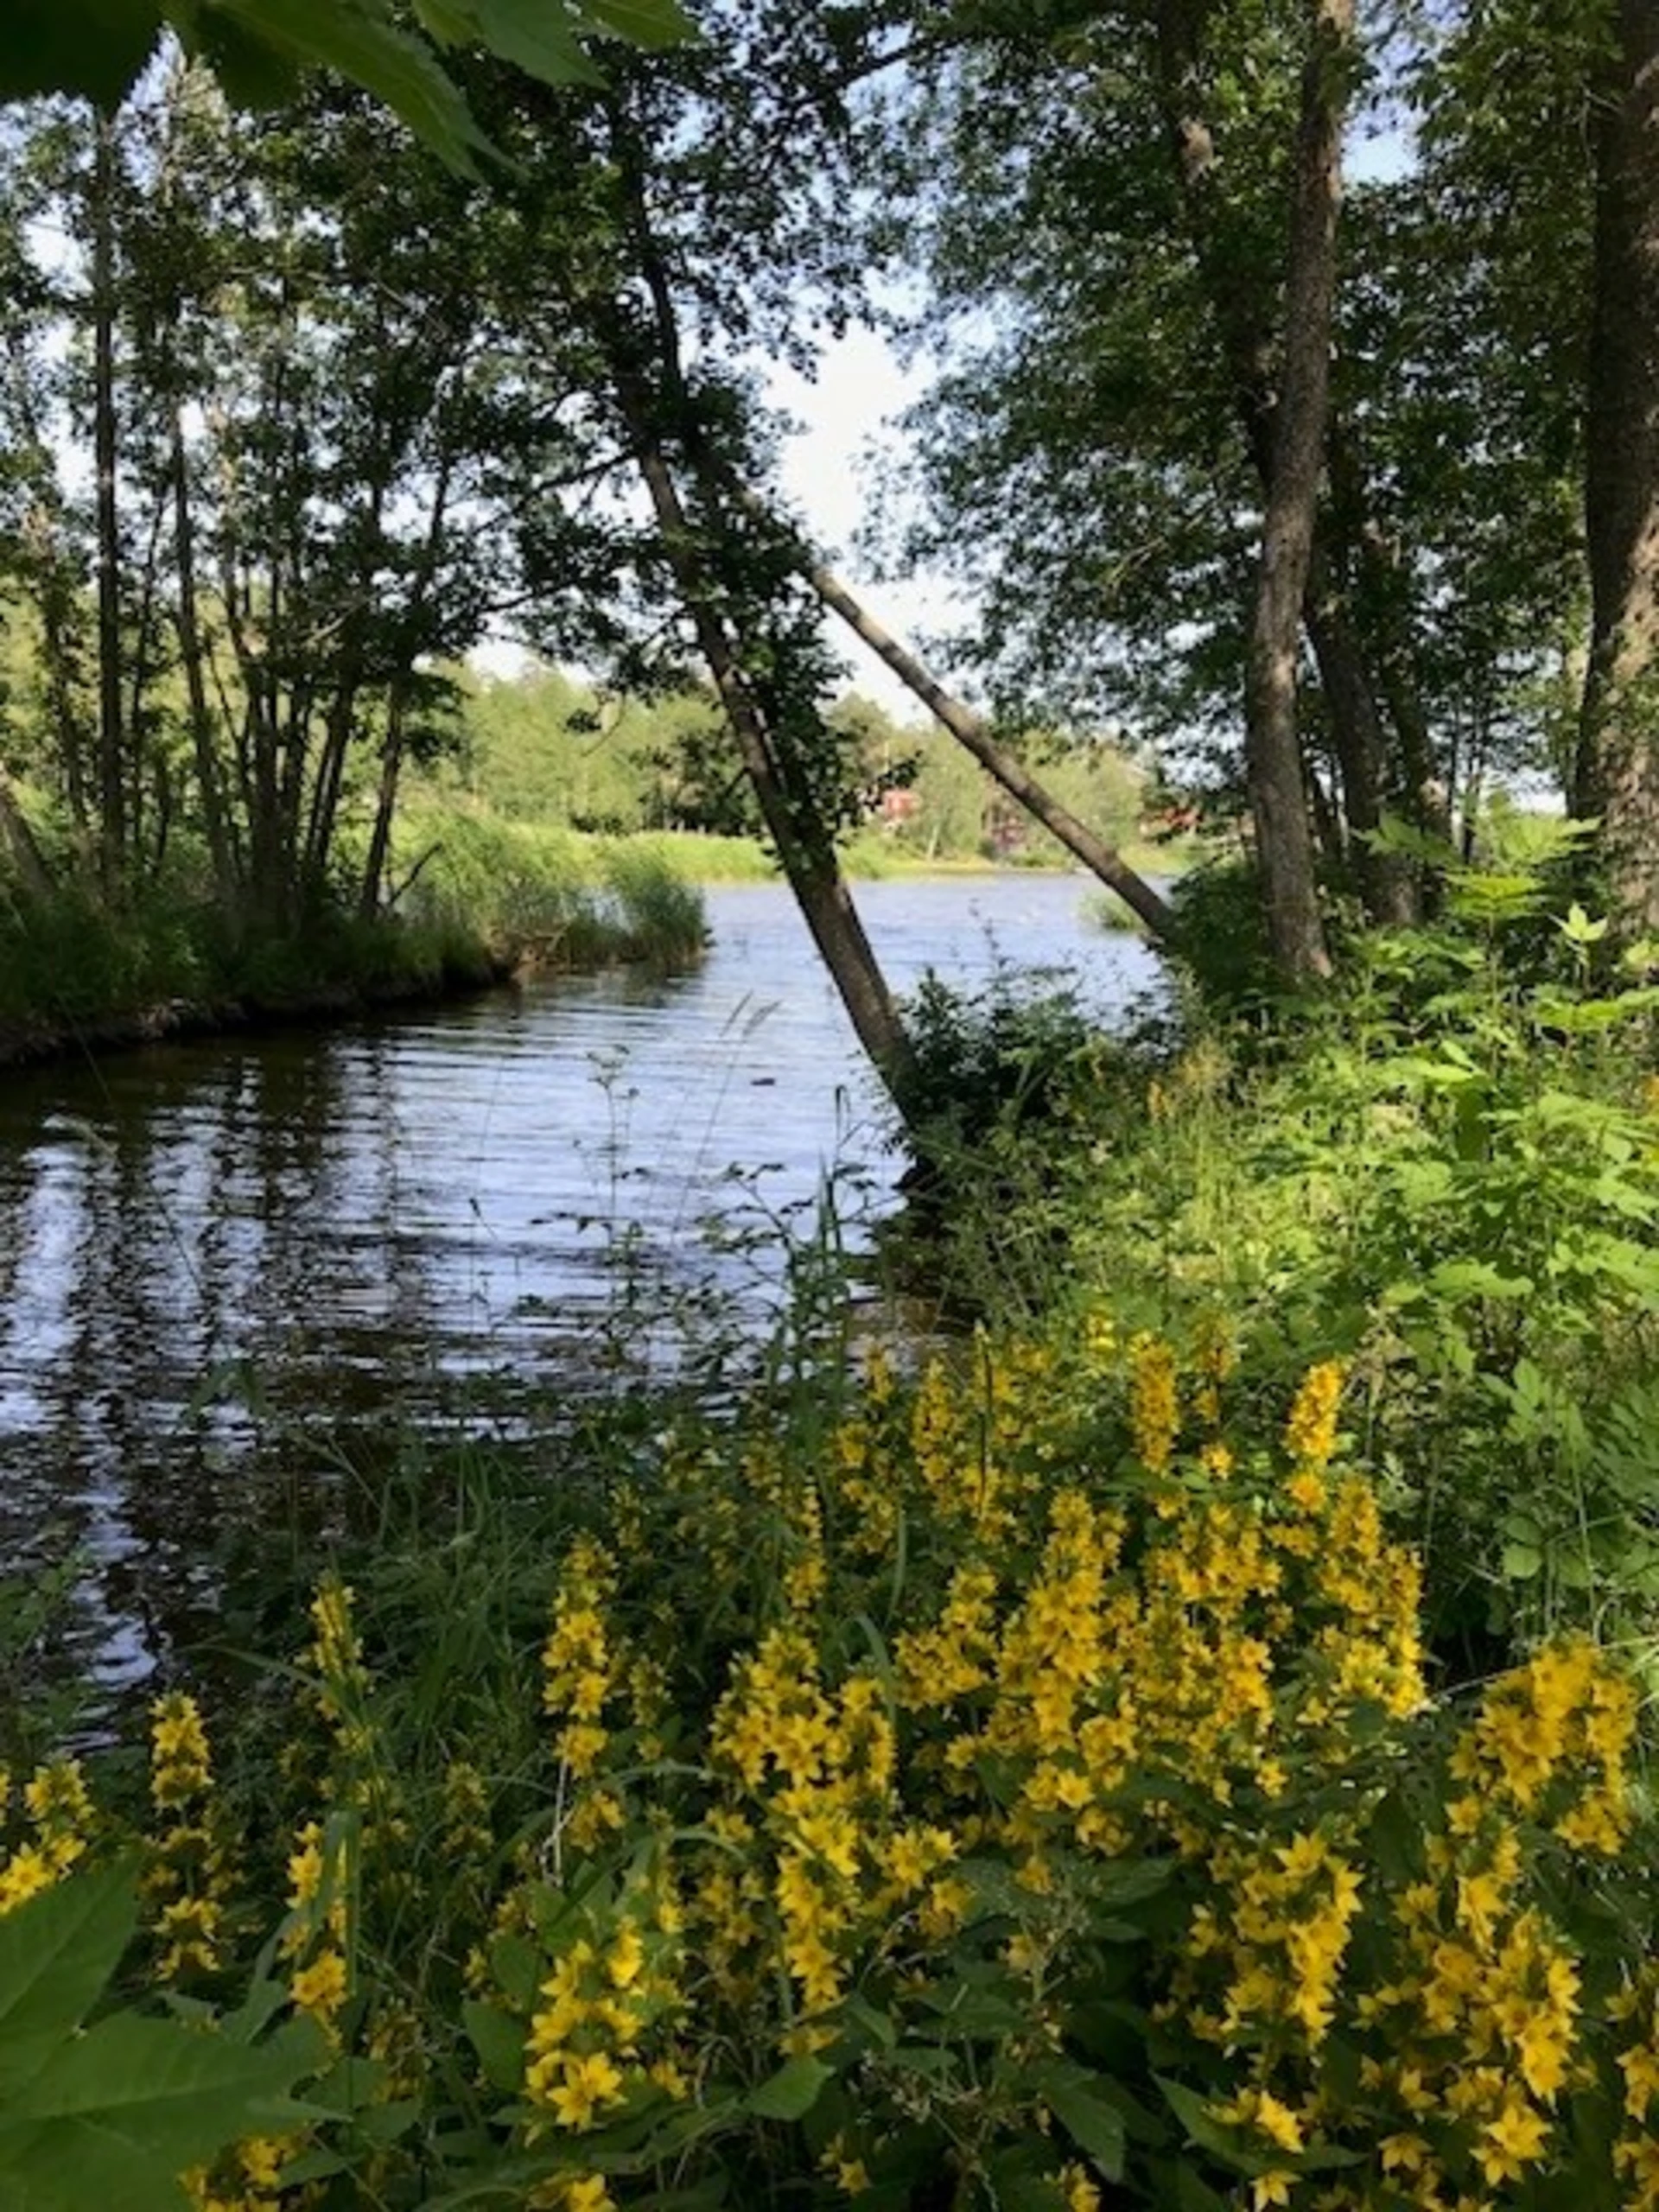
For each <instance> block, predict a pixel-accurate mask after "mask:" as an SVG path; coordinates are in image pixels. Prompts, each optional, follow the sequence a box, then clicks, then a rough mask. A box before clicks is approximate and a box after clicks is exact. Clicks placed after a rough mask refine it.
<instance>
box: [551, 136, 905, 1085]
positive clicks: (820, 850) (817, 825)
mask: <svg viewBox="0 0 1659 2212" xmlns="http://www.w3.org/2000/svg"><path fill="white" fill-rule="evenodd" d="M613 123H614V124H615V149H616V152H617V155H618V173H619V177H620V182H621V186H622V190H623V196H624V207H625V210H626V216H627V219H628V223H629V227H630V229H631V230H632V234H633V245H634V248H635V251H636V253H637V255H638V263H639V271H640V274H641V275H642V276H643V277H644V279H645V289H646V292H647V294H648V295H649V298H650V313H651V323H652V340H654V350H655V357H656V360H657V364H658V372H659V374H660V376H661V378H662V385H663V394H664V396H665V397H666V401H667V406H668V410H669V413H670V415H671V419H672V421H673V423H674V426H675V429H676V431H677V435H678V436H679V438H680V441H681V442H682V446H683V449H684V450H685V452H686V454H687V455H688V457H689V460H690V466H691V467H692V470H693V473H694V476H695V480H696V487H697V492H698V496H699V499H700V501H701V503H702V505H703V506H704V507H705V508H706V509H707V510H708V511H709V512H715V513H717V512H719V509H720V506H721V501H722V499H723V498H724V497H725V496H726V495H727V494H728V490H729V485H728V479H727V476H726V473H725V471H724V470H723V468H722V467H721V466H720V464H719V463H718V461H716V459H715V456H714V455H713V454H711V453H710V452H709V450H708V448H707V445H706V442H705V441H704V439H703V437H702V430H701V427H700V425H699V423H698V420H697V413H696V406H695V404H694V403H693V400H692V397H691V394H690V390H689V388H688V385H687V382H686V376H685V367H684V359H683V350H682V347H681V344H680V329H679V319H678V315H677V311H676V306H675V300H674V295H673V289H672V285H671V281H670V277H669V273H668V269H667V266H666V264H665V263H664V258H663V256H662V254H661V252H660V251H659V249H658V244H657V240H656V238H655V235H654V232H653V230H652V220H651V210H650V204H649V197H648V194H647V193H646V190H645V176H644V171H643V168H642V165H641V162H640V157H639V148H638V145H637V143H636V142H635V141H634V139H633V137H632V133H631V132H630V131H629V130H628V129H627V128H626V125H625V124H623V123H622V122H621V119H620V117H613ZM593 306H594V319H595V324H596V327H597V328H598V330H599V333H600V335H601V341H602V343H603V344H604V346H605V349H606V353H607V357H608V361H609V366H610V372H611V380H612V385H613V389H614V391H615V393H616V398H617V405H618V409H619V411H620V415H621V417H622V422H623V425H624V427H625V429H626V431H627V435H628V439H629V442H630V443H631V445H632V448H633V453H634V457H635V459H636V461H638V463H639V473H640V476H641V479H642V480H643V482H644V484H645V491H646V493H647V496H648V497H649V499H650V500H651V505H652V512H653V513H654V514H655V516H656V518H657V523H658V529H659V530H660V531H661V532H662V538H663V549H664V556H665V557H666V559H667V561H668V563H669V566H670V569H671V572H672V575H673V576H674V580H675V584H676V588H677V590H678V593H679V595H680V599H681V601H682V603H683V606H684V607H685V610H686V613H687V614H688V615H689V616H690V620H691V625H692V627H693V629H694V630H695V632H696V639H697V649H698V651H699V652H701V653H702V657H703V658H704V660H705V661H706V662H707V663H708V665H709V674H710V676H711V677H713V678H714V682H715V690H717V691H718V692H719V694H720V700H721V706H722V707H723V708H724V709H725V713H726V719H727V721H728V724H729V725H730V728H731V731H732V734H733V737H734V739H735V740H736V742H737V748H738V752H739V754H740V756H741V760H742V762H743V767H744V772H745V773H746V774H747V778H748V780H749V784H750V785H751V787H752V789H753V792H754V796H755V803H756V804H757V805H758V806H759V807H760V814H761V818H762V820H763V821H764V822H765V823H766V834H767V836H769V837H770V838H771V839H772V844H773V845H774V847H775V848H776V849H777V854H778V861H779V867H780V868H782V869H783V872H784V875H785V880H786V881H787V882H788V884H789V887H790V889H791V891H792V892H793V893H794V895H795V902H796V904H797V906H798V907H799V908H800V910H801V915H802V918H803V919H804V922H805V923H806V926H807V929H808V931H809V932H810V935H811V938H812V941H813V943H814V944H816V945H817V950H818V954H819V957H820V958H821V959H822V960H823V963H824V966H825V967H826V968H827V969H828V970H829V976H830V979H831V981H832V982H834V984H835V986H836V990H837V992H838V993H839V994H840V996H841V1001H842V1005H843V1006H844V1007H846V1009H847V1014H848V1018H849V1020H850V1021H851V1023H852V1025H853V1029H854V1032H855V1035H856V1036H857V1038H858V1041H859V1043H860V1044H861V1046H863V1048H864V1050H865V1052H866V1053H867V1054H868V1057H869V1059H870V1063H871V1065H873V1066H874V1069H875V1071H876V1073H877V1074H878V1075H879V1076H880V1078H881V1081H882V1083H883V1084H885V1086H886V1088H887V1095H888V1096H889V1097H890V1098H891V1099H892V1100H893V1103H894V1105H895V1106H897V1107H898V1109H899V1113H900V1115H901V1116H902V1115H903V1113H904V1111H905V1106H906V1097H907V1094H908V1090H909V1084H908V1082H907V1077H909V1075H910V1072H911V1068H912V1052H911V1044H910V1039H909V1037H908V1035H907V1034H906V1030H905V1026H904V1023H903V1021H902V1020H900V1018H899V1009H898V1007H897V1005H896V1003H895V1002H894V1000H893V994H892V992H891V991H890V990H889V989H888V988H887V978H886V977H885V976H883V974H882V972H881V969H880V963H879V962H878V961H877V959H876V957H875V953H874V949H873V947H872V946H871V944H870V941H869V938H868V937H867V936H866V934H865V931H864V925H863V923H862V922H861V920H860V918H859V913H858V909H857V907H856V906H855V905H854V903H853V896H852V893H851V892H850V891H849V888H848V887H847V879H846V877H845V876H844V875H843V874H842V868H841V862H840V860H839V857H838V856H837V855H836V845H835V839H834V836H832V835H831V833H830V830H829V827H828V825H827V824H826V823H824V821H823V818H822V816H821V815H820V814H819V812H818V810H817V807H816V805H815V804H814V803H813V801H812V798H811V797H810V794H808V793H805V792H803V791H801V790H800V789H799V778H798V774H797V773H796V772H794V770H793V769H792V767H791V763H790V761H789V760H788V759H787V757H786V756H785V754H784V753H781V752H780V751H779V747H778V746H777V744H776V742H775V741H774V738H773V734H772V730H771V728H769V727H768V725H767V721H766V715H765V713H764V712H763V710H762V708H761V704H760V700H759V699H758V698H757V696H756V695H755V691H754V688H753V684H752V683H750V681H749V679H748V677H747V673H746V672H745V670H744V667H743V661H742V654H741V641H740V640H738V639H735V638H734V636H733V633H732V631H731V628H730V626H729V624H728V620H727V616H726V613H725V610H724V608H723V607H722V605H721V592H720V587H719V579H718V578H717V576H716V575H714V574H713V573H712V571H711V568H710V564H709V559H708V556H707V553H706V550H705V549H704V548H703V547H702V544H701V543H700V542H699V537H698V533H697V532H696V531H695V530H694V529H693V527H692V525H691V521H690V517H689V516H688V514H687V513H686V511H685V505H684V502H683V499H682V498H681V496H680V491H679V486H678V485H677V482H676V480H675V476H674V470H673V467H672V464H671V461H670V459H669V454H668V449H667V446H666V444H665V442H664V438H663V435H662V432H661V428H660V424H661V419H662V416H661V409H660V405H659V399H658V393H657V392H655V391H653V390H652V387H651V385H650V384H649V383H648V382H647V381H646V379H645V376H644V374H643V373H642V372H641V370H640V368H639V364H638V356H637V353H636V350H635V347H634V345H633V342H632V336H631V334H630V332H629V330H628V328H627V327H626V321H625V319H624V317H623V315H621V313H620V311H618V310H617V309H615V308H613V307H609V306H607V305H606V304H605V303H603V302H594V303H593Z"/></svg>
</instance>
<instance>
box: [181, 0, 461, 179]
mask: <svg viewBox="0 0 1659 2212" xmlns="http://www.w3.org/2000/svg"><path fill="white" fill-rule="evenodd" d="M219 14H222V15H224V16H226V17H227V18H228V19H229V20H230V22H232V23H233V24H234V25H236V26H237V27H238V29H240V30H242V31H243V32H245V33H246V34H248V35H251V37H252V38H254V39H255V40H257V41H259V42H260V43H261V44H263V45H264V46H266V47H268V48H270V51H271V52H272V53H273V54H276V55H277V57H278V58H279V59H281V60H287V61H289V62H290V63H293V64H295V65H296V66H297V67H301V68H307V69H310V68H322V69H334V70H337V71H338V72H339V73H340V75H341V76H342V77H349V78H350V79H351V80H352V82H353V84H356V85H360V86H362V87H363V88H364V90H365V92H372V94H373V95H374V97H375V98H376V99H378V100H382V101H384V102H385V105H386V106H388V107H389V108H391V111H392V112H393V113H394V114H395V115H399V116H401V117H402V118H403V119H404V122H405V123H406V124H408V125H409V127H410V130H412V131H414V133H415V134H416V137H418V138H421V139H423V140H424V141H425V143H427V144H428V145H429V146H430V147H431V148H432V149H433V150H434V151H435V153H437V154H438V155H439V156H441V157H442V159H443V160H444V161H446V162H448V163H449V165H450V166H451V167H452V168H458V169H461V170H463V171H471V170H473V169H474V168H476V166H477V156H479V155H480V154H483V153H486V152H487V151H488V150H489V142H488V141H487V139H486V138H485V137H484V136H483V134H482V132H481V131H480V130H479V128H478V126H477V124H475V123H474V121H473V118H472V117H471V115H470V114H469V113H468V112H467V103H466V101H465V100H464V99H462V98H461V93H460V92H459V91H458V90H457V89H456V87H455V86H454V84H452V83H451V81H450V79H448V77H447V76H446V75H445V74H444V73H443V70H442V68H441V67H439V65H438V62H437V60H436V59H435V56H434V54H432V52H431V50H430V48H428V47H426V46H424V45H423V44H422V42H421V41H420V40H418V39H417V38H415V37H412V36H411V35H410V34H409V33H408V32H407V31H404V30H401V29H398V28H397V24H396V23H395V22H393V21H392V20H391V16H390V15H389V14H388V13H387V12H386V10H385V7H384V5H382V4H380V0H210V4H207V5H203V6H202V7H201V8H200V15H199V17H198V22H199V26H200V36H201V38H202V39H203V40H204V41H208V40H210V38H211V35H212V32H211V25H212V23H213V18H214V16H217V15H219Z"/></svg>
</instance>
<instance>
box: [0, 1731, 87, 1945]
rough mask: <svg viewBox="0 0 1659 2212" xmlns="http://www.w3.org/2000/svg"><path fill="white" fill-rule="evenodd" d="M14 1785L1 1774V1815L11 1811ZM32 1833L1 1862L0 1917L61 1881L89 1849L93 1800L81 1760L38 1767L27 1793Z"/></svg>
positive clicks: (24, 1796)
mask: <svg viewBox="0 0 1659 2212" xmlns="http://www.w3.org/2000/svg"><path fill="white" fill-rule="evenodd" d="M11 1798H12V1784H11V1778H10V1776H9V1775H6V1774H4V1773H0V1813H3V1814H10V1810H11ZM22 1802H23V1810H24V1813H25V1815H26V1816H27V1823H28V1833H27V1834H25V1835H24V1836H22V1837H21V1838H18V1839H16V1840H14V1841H13V1844H12V1847H11V1849H10V1851H9V1852H8V1853H7V1854H6V1857H5V1859H4V1861H3V1864H0V1914H3V1913H8V1912H10V1911H11V1910H13V1908H14V1907H16V1906H17V1905H20V1904H22V1903H23V1902H24V1901H25V1900H26V1899H27V1898H29V1897H35V1896H38V1895H39V1893H40V1891H42V1890H48V1889H50V1888H51V1887H52V1885H54V1883H55V1882H58V1881H60V1880H61V1879H62V1878H63V1876H64V1875H65V1874H67V1872H69V1869H70V1868H71V1867H72V1866H73V1865H74V1864H75V1862H76V1860H77V1859H79V1858H80V1856H81V1854H82V1853H83V1852H84V1851H85V1850H86V1840H87V1832H88V1830H89V1828H90V1827H91V1826H92V1801H91V1799H90V1798H89V1797H88V1796H87V1793H86V1783H85V1781H84V1780H83V1778H82V1776H81V1770H80V1762H79V1760H78V1759H53V1760H51V1761H49V1762H48V1764H46V1765H44V1766H41V1767H37V1768H36V1769H35V1773H34V1775H33V1776H32V1777H30V1779H29V1781H28V1782H26V1783H24V1785H23V1789H22Z"/></svg>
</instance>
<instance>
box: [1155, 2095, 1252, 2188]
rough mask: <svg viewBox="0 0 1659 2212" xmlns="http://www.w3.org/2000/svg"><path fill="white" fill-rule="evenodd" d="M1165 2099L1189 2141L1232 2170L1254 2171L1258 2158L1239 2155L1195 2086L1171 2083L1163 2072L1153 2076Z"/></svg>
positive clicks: (1229, 2133) (1233, 2138)
mask: <svg viewBox="0 0 1659 2212" xmlns="http://www.w3.org/2000/svg"><path fill="white" fill-rule="evenodd" d="M1153 2079H1154V2081H1155V2082H1157V2084H1158V2086H1159V2088H1160V2089H1161V2090H1162V2091H1163V2093H1164V2094H1165V2096H1166V2098H1167V2099H1168V2101H1169V2108H1170V2110H1171V2111H1172V2112H1173V2113H1174V2115H1175V2117H1176V2119H1177V2120H1179V2121H1180V2123H1181V2126H1183V2127H1184V2128H1185V2130H1186V2133H1187V2139H1188V2140H1189V2142H1192V2143H1196V2144H1197V2145H1198V2148H1199V2149H1200V2150H1201V2151H1208V2152H1210V2154H1211V2157H1212V2158H1220V2159H1221V2160H1222V2161H1223V2162H1224V2164H1227V2165H1229V2166H1230V2167H1231V2168H1232V2169H1233V2171H1234V2172H1235V2173H1254V2172H1255V2171H1258V2170H1259V2167H1260V2164H1261V2162H1260V2160H1259V2159H1251V2158H1248V2157H1245V2156H1242V2155H1241V2153H1240V2150H1239V2145H1238V2141H1237V2139H1236V2136H1235V2135H1234V2133H1233V2132H1232V2130H1231V2129H1230V2128H1228V2127H1224V2126H1223V2125H1222V2123H1221V2122H1220V2121H1219V2120H1217V2119H1216V2118H1215V2117H1214V2116H1213V2115H1212V2113H1211V2110H1210V2107H1209V2104H1208V2102H1207V2101H1206V2100H1205V2098H1203V2097H1201V2096H1200V2095H1199V2094H1198V2092H1197V2090H1196V2089H1189V2088H1186V2087H1185V2084H1184V2083H1182V2082H1171V2081H1169V2080H1167V2079H1166V2077H1165V2076H1164V2075H1161V2074H1157V2075H1154V2076H1153Z"/></svg>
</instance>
